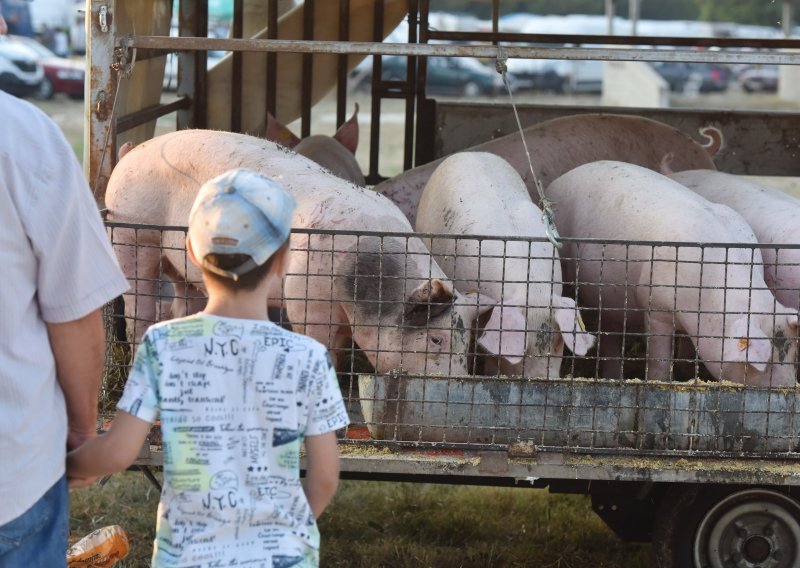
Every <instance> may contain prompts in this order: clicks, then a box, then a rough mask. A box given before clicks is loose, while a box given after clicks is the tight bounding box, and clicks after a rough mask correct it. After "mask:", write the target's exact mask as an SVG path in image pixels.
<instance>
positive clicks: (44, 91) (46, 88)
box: [33, 77, 56, 101]
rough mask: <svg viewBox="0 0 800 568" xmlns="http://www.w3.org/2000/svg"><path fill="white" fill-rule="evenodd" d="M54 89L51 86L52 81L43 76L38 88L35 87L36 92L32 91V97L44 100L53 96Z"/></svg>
mask: <svg viewBox="0 0 800 568" xmlns="http://www.w3.org/2000/svg"><path fill="white" fill-rule="evenodd" d="M55 92H56V90H55V88H53V83H51V82H50V79H48V78H47V77H45V78H44V79H42V82H41V83H39V88H38V89H36V93H34V95H33V96H34V97H35V98H36V99H38V100H40V101H45V100H49V99H52V98H53V95H54V94H55Z"/></svg>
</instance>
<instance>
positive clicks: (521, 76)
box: [507, 59, 568, 93]
mask: <svg viewBox="0 0 800 568" xmlns="http://www.w3.org/2000/svg"><path fill="white" fill-rule="evenodd" d="M562 63H564V62H562V61H554V60H551V59H509V60H508V64H507V65H508V73H509V75H511V76H513V77H514V79H515V80H516V83H517V88H518V89H519V90H521V91H522V90H525V91H550V92H553V93H563V92H564V90H565V88H566V86H567V84H568V77H567V76H566V70H565V69H564V66H563V65H561V64H562Z"/></svg>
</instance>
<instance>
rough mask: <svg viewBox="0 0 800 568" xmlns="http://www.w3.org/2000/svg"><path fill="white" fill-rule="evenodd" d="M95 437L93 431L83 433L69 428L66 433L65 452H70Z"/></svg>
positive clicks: (95, 433)
mask: <svg viewBox="0 0 800 568" xmlns="http://www.w3.org/2000/svg"><path fill="white" fill-rule="evenodd" d="M96 435H97V432H95V431H94V430H92V431H89V432H87V431H85V430H80V429H76V428H70V429H69V432H67V450H68V451H72V450H74V449H75V448H78V447H80V446H81V445H82V444H84V443H85V442H87V441H88V440H91V439H92V438H94V437H95V436H96Z"/></svg>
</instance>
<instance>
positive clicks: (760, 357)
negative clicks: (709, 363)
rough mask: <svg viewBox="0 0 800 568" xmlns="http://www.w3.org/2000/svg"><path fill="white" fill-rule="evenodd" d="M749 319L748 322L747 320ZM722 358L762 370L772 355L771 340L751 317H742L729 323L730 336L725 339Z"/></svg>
mask: <svg viewBox="0 0 800 568" xmlns="http://www.w3.org/2000/svg"><path fill="white" fill-rule="evenodd" d="M748 320H749V322H748ZM723 354H724V355H723V358H724V359H725V360H726V361H737V362H741V363H747V364H749V365H752V366H753V368H755V370H756V371H759V372H763V371H765V370H766V368H767V363H768V362H769V360H770V358H771V357H772V342H771V341H770V340H769V338H768V337H767V336H766V334H765V333H764V332H763V331H762V330H761V328H760V327H759V326H758V323H756V321H755V320H754V319H753V317H752V316H751V317H749V318H748V317H742V318H739V319H737V320H736V321H734V322H733V324H732V325H731V333H730V337H728V338H727V339H726V340H725V346H724V348H723Z"/></svg>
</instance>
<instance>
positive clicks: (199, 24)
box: [137, 0, 208, 129]
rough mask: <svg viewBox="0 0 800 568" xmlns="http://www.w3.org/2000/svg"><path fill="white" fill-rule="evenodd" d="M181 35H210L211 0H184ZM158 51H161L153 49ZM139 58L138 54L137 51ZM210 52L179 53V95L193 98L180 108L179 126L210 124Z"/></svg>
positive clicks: (203, 125) (180, 127) (188, 126)
mask: <svg viewBox="0 0 800 568" xmlns="http://www.w3.org/2000/svg"><path fill="white" fill-rule="evenodd" d="M179 10H180V15H179V35H181V36H195V37H206V36H208V0H200V1H197V2H190V1H188V0H183V1H182V2H181V3H180V7H179ZM152 53H157V52H155V51H154V52H152ZM137 59H138V54H137ZM207 66H208V55H207V53H205V52H202V51H198V52H194V53H188V54H184V53H179V55H178V69H179V75H178V89H177V94H178V96H179V97H185V98H188V100H189V101H190V102H191V104H190V105H188V106H186V107H185V108H180V109H178V115H177V125H178V129H184V128H205V127H206V125H207V123H208V122H207V120H208V117H207V112H208V109H207V108H206V106H207V97H206V92H207V77H208V70H207Z"/></svg>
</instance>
